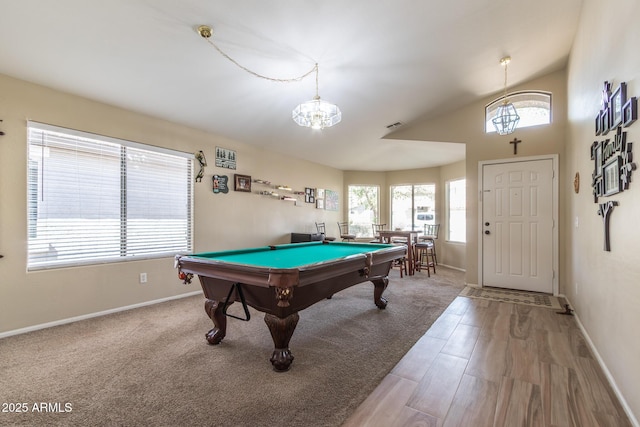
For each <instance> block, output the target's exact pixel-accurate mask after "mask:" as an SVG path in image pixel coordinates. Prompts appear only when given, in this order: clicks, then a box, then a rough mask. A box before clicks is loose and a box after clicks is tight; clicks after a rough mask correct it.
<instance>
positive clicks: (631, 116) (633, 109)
mask: <svg viewBox="0 0 640 427" xmlns="http://www.w3.org/2000/svg"><path fill="white" fill-rule="evenodd" d="M637 119H638V99H637V98H636V97H635V96H632V97H631V98H629V99H628V100H627V102H625V103H624V106H623V107H622V125H623V126H624V127H626V128H627V127H629V126H631V124H632V123H633V122H635V121H636V120H637Z"/></svg>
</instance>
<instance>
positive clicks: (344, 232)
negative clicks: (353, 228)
mask: <svg viewBox="0 0 640 427" xmlns="http://www.w3.org/2000/svg"><path fill="white" fill-rule="evenodd" d="M338 230H340V238H341V239H342V241H343V242H348V241H354V240H356V235H355V234H351V233H349V223H348V222H338Z"/></svg>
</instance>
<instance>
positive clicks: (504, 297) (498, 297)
mask: <svg viewBox="0 0 640 427" xmlns="http://www.w3.org/2000/svg"><path fill="white" fill-rule="evenodd" d="M460 296H463V297H469V298H480V299H487V300H492V301H502V302H511V303H514V304H523V305H531V306H536V307H546V308H551V309H554V310H561V309H562V306H561V305H560V301H559V300H558V298H557V297H554V296H552V295H548V294H541V293H537V292H527V291H517V290H511V289H500V288H490V287H483V288H476V287H473V286H466V287H465V288H464V289H463V290H462V292H460Z"/></svg>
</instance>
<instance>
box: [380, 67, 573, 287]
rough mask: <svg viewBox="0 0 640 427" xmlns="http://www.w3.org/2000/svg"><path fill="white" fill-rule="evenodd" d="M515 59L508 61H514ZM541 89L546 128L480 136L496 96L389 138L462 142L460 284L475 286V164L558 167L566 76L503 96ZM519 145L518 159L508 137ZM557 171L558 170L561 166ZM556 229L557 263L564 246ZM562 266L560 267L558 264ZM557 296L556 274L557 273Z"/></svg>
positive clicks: (561, 74)
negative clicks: (547, 101) (546, 162)
mask: <svg viewBox="0 0 640 427" xmlns="http://www.w3.org/2000/svg"><path fill="white" fill-rule="evenodd" d="M515 59H516V58H514V60H515ZM519 90H542V91H548V92H551V93H552V101H551V102H552V114H553V119H552V121H553V123H552V124H551V125H550V126H534V127H529V128H521V129H518V130H516V132H514V133H513V134H511V135H505V136H500V135H497V134H496V133H490V134H486V133H485V132H484V107H485V105H486V104H488V103H489V102H491V101H493V100H494V99H495V98H496V97H498V96H500V95H499V94H496V95H494V96H490V97H487V98H485V99H482V100H480V101H478V102H476V103H473V104H470V105H468V106H466V107H464V108H462V109H460V110H457V111H453V112H451V113H449V114H446V115H443V116H441V117H437V118H435V119H430V120H425V121H421V122H418V123H415V124H411V125H406V126H403V127H402V128H400V129H399V130H398V131H397V132H395V133H393V134H392V135H390V136H389V137H393V138H397V139H412V140H424V141H440V142H462V143H465V144H466V172H465V173H466V179H467V245H466V260H465V264H466V280H467V283H470V284H478V283H479V281H478V162H480V161H482V160H492V159H511V158H514V159H515V158H518V157H526V156H535V155H541V154H559V155H560V159H561V160H560V161H561V164H562V159H563V154H564V145H565V128H566V106H567V97H566V72H565V71H564V70H562V71H557V72H554V73H551V74H549V75H546V76H543V77H541V78H538V79H535V80H532V81H529V82H527V83H524V84H521V85H517V86H514V87H510V88H509V91H519ZM514 137H515V138H518V139H520V140H522V143H521V144H519V145H518V154H517V156H515V155H514V154H513V145H512V144H509V141H511V140H513V138H514ZM561 169H562V166H561ZM565 186H566V184H565V183H564V182H563V181H562V180H561V181H560V215H562V212H563V209H564V201H563V199H564V197H566V191H565V188H564V187H565ZM562 237H563V234H562V228H561V229H560V242H561V243H560V263H562V259H563V255H562V254H563V252H564V250H565V244H564V243H563V238H562ZM561 265H562V264H561ZM560 278H561V280H560V283H561V286H560V291H561V292H562V269H561V271H560Z"/></svg>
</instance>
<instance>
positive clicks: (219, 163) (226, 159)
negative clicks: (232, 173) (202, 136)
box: [216, 147, 236, 169]
mask: <svg viewBox="0 0 640 427" xmlns="http://www.w3.org/2000/svg"><path fill="white" fill-rule="evenodd" d="M216 167H219V168H225V169H235V168H236V152H235V151H233V150H227V149H226V148H222V147H216Z"/></svg>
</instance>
